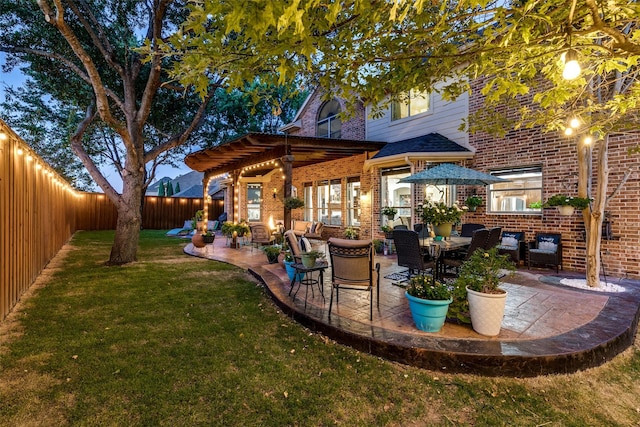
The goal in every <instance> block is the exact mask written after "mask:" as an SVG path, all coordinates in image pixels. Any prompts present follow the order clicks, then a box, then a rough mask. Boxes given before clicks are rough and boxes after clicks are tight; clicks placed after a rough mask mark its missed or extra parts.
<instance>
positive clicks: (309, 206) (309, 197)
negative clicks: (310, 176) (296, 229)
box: [303, 182, 313, 221]
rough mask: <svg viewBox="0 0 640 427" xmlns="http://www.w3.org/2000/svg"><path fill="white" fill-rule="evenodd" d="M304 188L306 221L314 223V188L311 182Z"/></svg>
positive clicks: (304, 185) (305, 184)
mask: <svg viewBox="0 0 640 427" xmlns="http://www.w3.org/2000/svg"><path fill="white" fill-rule="evenodd" d="M303 188H304V190H303V191H304V219H305V221H313V186H312V185H311V183H310V182H307V183H304V184H303Z"/></svg>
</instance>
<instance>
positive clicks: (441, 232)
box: [416, 201, 467, 237]
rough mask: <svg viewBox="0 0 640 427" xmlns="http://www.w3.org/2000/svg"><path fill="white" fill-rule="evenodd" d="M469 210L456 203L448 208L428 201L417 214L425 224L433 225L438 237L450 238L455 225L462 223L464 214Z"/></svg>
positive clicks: (419, 207) (440, 203) (419, 208)
mask: <svg viewBox="0 0 640 427" xmlns="http://www.w3.org/2000/svg"><path fill="white" fill-rule="evenodd" d="M466 210H467V207H466V206H463V207H462V208H461V207H459V206H458V205H457V204H456V203H454V204H453V206H447V205H446V204H444V203H443V202H432V201H427V202H426V203H425V204H424V205H419V206H418V207H417V208H416V214H417V215H418V216H420V218H422V223H423V224H431V225H432V226H433V231H434V233H435V234H436V235H437V236H443V237H449V236H450V235H451V229H452V228H453V224H455V223H457V222H460V219H461V218H462V214H463V213H465V211H466Z"/></svg>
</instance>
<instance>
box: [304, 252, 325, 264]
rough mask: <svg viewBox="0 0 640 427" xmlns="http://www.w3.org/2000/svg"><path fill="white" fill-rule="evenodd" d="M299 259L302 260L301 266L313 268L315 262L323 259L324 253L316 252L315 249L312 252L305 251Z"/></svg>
mask: <svg viewBox="0 0 640 427" xmlns="http://www.w3.org/2000/svg"><path fill="white" fill-rule="evenodd" d="M300 257H301V258H302V264H303V265H304V266H305V267H307V268H313V267H314V266H315V265H316V260H317V259H318V258H323V257H324V253H323V252H320V251H317V250H315V249H312V250H310V251H307V252H302V254H301V255H300Z"/></svg>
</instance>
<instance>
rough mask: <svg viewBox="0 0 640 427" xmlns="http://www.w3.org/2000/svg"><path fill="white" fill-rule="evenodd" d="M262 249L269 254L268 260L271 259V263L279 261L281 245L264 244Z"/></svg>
mask: <svg viewBox="0 0 640 427" xmlns="http://www.w3.org/2000/svg"><path fill="white" fill-rule="evenodd" d="M262 251H263V252H264V253H265V255H266V256H267V260H268V261H269V264H276V263H277V262H278V256H279V255H280V251H281V249H280V246H278V245H271V246H264V247H263V248H262Z"/></svg>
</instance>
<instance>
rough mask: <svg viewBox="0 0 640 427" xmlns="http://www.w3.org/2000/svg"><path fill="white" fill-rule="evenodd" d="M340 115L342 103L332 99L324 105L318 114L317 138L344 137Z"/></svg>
mask: <svg viewBox="0 0 640 427" xmlns="http://www.w3.org/2000/svg"><path fill="white" fill-rule="evenodd" d="M338 114H340V103H339V102H338V101H337V100H335V99H332V100H331V101H328V102H325V103H324V104H322V107H320V111H319V112H318V124H317V126H316V136H318V137H320V138H340V136H341V135H342V122H341V121H340V118H339V117H338Z"/></svg>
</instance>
